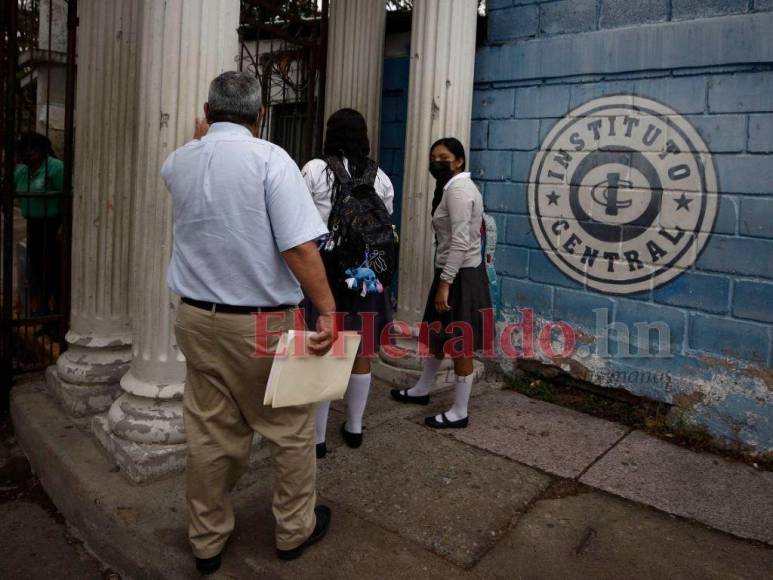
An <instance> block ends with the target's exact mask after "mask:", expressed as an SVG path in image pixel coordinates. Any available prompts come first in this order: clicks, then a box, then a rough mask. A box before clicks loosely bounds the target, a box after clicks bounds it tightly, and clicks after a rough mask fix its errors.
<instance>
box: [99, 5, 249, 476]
mask: <svg viewBox="0 0 773 580" xmlns="http://www.w3.org/2000/svg"><path fill="white" fill-rule="evenodd" d="M238 25H239V0H184V1H183V0H167V1H166V2H157V1H155V0H142V1H141V26H140V36H139V39H140V56H139V91H138V95H139V106H138V113H137V147H136V148H135V156H134V158H133V160H132V167H133V170H134V172H135V187H134V205H133V210H134V215H133V217H134V227H133V237H132V272H133V276H132V281H131V287H132V297H131V303H132V316H133V324H132V345H133V359H132V363H131V368H130V369H129V371H128V372H127V373H126V374H125V375H124V376H123V378H122V379H121V387H122V388H123V390H124V391H125V393H124V394H123V395H121V397H120V398H119V399H118V400H116V401H115V403H113V405H112V406H111V408H110V410H109V412H108V414H107V416H98V417H96V418H95V420H94V428H95V429H94V430H95V433H96V434H97V436H98V438H99V439H100V441H102V443H103V444H104V445H105V446H106V447H107V448H108V450H109V451H110V452H111V453H112V454H113V456H114V458H115V460H116V462H117V463H118V465H119V466H120V467H121V468H122V469H123V470H124V472H125V473H126V474H127V475H128V476H129V477H130V478H131V479H133V480H135V481H143V480H147V479H151V478H154V477H157V476H160V475H163V474H165V473H169V472H171V471H177V470H180V469H182V468H183V467H184V452H185V446H184V445H183V444H184V442H185V433H184V430H183V421H182V394H183V383H184V380H185V361H184V358H183V356H182V354H181V353H180V351H179V350H178V348H177V345H176V344H175V339H174V331H173V324H174V318H175V310H176V308H177V304H178V298H177V297H176V296H174V295H173V294H172V293H171V292H170V290H169V289H168V288H167V285H166V269H167V264H168V262H169V256H170V251H171V242H172V205H171V199H170V197H169V193H168V192H167V190H166V188H165V186H164V184H163V180H162V179H161V176H160V173H159V172H160V169H161V165H162V164H163V162H164V160H165V159H166V157H167V156H168V155H169V153H171V152H172V151H173V150H174V149H176V148H177V147H179V146H181V145H182V144H184V143H185V142H186V141H189V140H190V139H191V138H192V136H193V129H194V119H195V117H196V116H201V115H202V114H203V113H202V106H203V104H204V102H205V101H206V99H207V90H208V87H209V83H210V81H211V80H212V79H213V78H214V77H215V76H217V75H218V74H220V73H221V72H223V71H226V70H233V69H235V61H236V56H237V53H238V37H237V33H236V29H237V27H238Z"/></svg>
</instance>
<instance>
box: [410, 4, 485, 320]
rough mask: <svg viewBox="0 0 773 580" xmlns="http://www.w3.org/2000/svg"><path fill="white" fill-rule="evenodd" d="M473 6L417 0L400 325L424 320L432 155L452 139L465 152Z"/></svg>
mask: <svg viewBox="0 0 773 580" xmlns="http://www.w3.org/2000/svg"><path fill="white" fill-rule="evenodd" d="M477 9H478V3H477V1H476V0H415V2H414V4H413V27H412V31H411V73H410V81H409V88H408V122H407V132H406V136H405V151H406V158H405V178H404V180H403V210H402V222H401V228H400V236H401V243H400V280H399V281H400V287H399V295H398V299H397V304H398V312H397V315H398V318H400V319H401V320H405V321H407V322H409V323H414V322H418V321H419V320H421V317H422V314H423V313H424V305H425V303H426V299H427V292H428V291H429V286H430V284H431V282H432V268H433V264H432V259H433V256H432V243H433V234H432V227H431V225H430V220H431V209H432V194H433V192H434V189H435V182H434V180H433V179H432V177H431V176H430V174H429V171H427V166H428V165H429V147H430V145H431V144H432V143H433V142H434V141H435V140H436V139H439V138H440V137H456V138H457V139H459V140H460V141H461V142H462V143H463V144H464V146H465V148H466V149H467V150H468V151H469V141H470V123H471V121H470V119H471V117H472V84H473V73H474V68H475V31H476V23H477Z"/></svg>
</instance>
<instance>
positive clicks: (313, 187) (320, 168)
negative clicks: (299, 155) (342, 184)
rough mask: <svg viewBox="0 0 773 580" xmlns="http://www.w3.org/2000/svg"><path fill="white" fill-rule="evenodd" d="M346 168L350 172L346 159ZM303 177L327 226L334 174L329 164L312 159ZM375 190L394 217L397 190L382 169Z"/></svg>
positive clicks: (377, 177) (302, 172) (374, 186)
mask: <svg viewBox="0 0 773 580" xmlns="http://www.w3.org/2000/svg"><path fill="white" fill-rule="evenodd" d="M344 167H345V168H346V170H347V171H349V161H348V160H347V159H346V158H344ZM301 175H303V179H304V180H305V181H306V187H308V188H309V191H310V192H311V197H312V199H313V200H314V203H315V204H316V206H317V211H319V215H320V216H321V217H322V221H324V222H325V224H327V218H328V217H329V216H330V210H331V209H333V200H332V197H333V183H334V182H335V176H334V175H333V172H332V171H327V163H326V162H325V161H324V160H323V159H312V160H311V161H309V162H308V163H307V164H306V165H304V166H303V169H301ZM373 188H374V189H375V190H376V193H377V194H378V196H379V197H380V198H381V200H382V201H383V202H384V205H385V206H386V209H387V211H388V212H389V215H392V202H393V200H394V197H395V190H394V187H392V182H391V181H390V180H389V178H388V177H387V174H386V173H384V172H383V171H382V170H381V168H379V170H378V173H377V174H376V181H375V183H374V184H373Z"/></svg>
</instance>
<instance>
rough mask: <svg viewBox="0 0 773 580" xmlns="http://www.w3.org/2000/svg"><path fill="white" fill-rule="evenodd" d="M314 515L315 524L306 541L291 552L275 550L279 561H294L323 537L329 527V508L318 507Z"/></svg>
mask: <svg viewBox="0 0 773 580" xmlns="http://www.w3.org/2000/svg"><path fill="white" fill-rule="evenodd" d="M314 514H315V515H316V516H317V524H316V525H315V526H314V531H313V532H311V535H310V536H309V537H308V539H307V540H306V541H305V542H303V543H302V544H301V545H300V546H296V547H295V548H292V549H291V550H280V549H279V548H277V550H276V555H277V556H279V559H280V560H295V559H296V558H300V557H301V556H302V555H303V551H304V550H305V549H306V548H308V547H309V546H311V545H312V544H313V543H315V542H319V541H320V540H321V539H322V538H324V537H325V534H326V533H327V529H328V528H329V527H330V508H329V507H327V506H326V505H318V506H317V507H315V508H314Z"/></svg>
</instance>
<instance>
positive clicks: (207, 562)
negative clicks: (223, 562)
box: [196, 554, 220, 575]
mask: <svg viewBox="0 0 773 580" xmlns="http://www.w3.org/2000/svg"><path fill="white" fill-rule="evenodd" d="M219 569H220V554H218V555H217V556H212V557H211V558H196V570H198V571H199V574H205V575H206V574H214V573H215V572H217V571H218V570H219Z"/></svg>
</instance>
